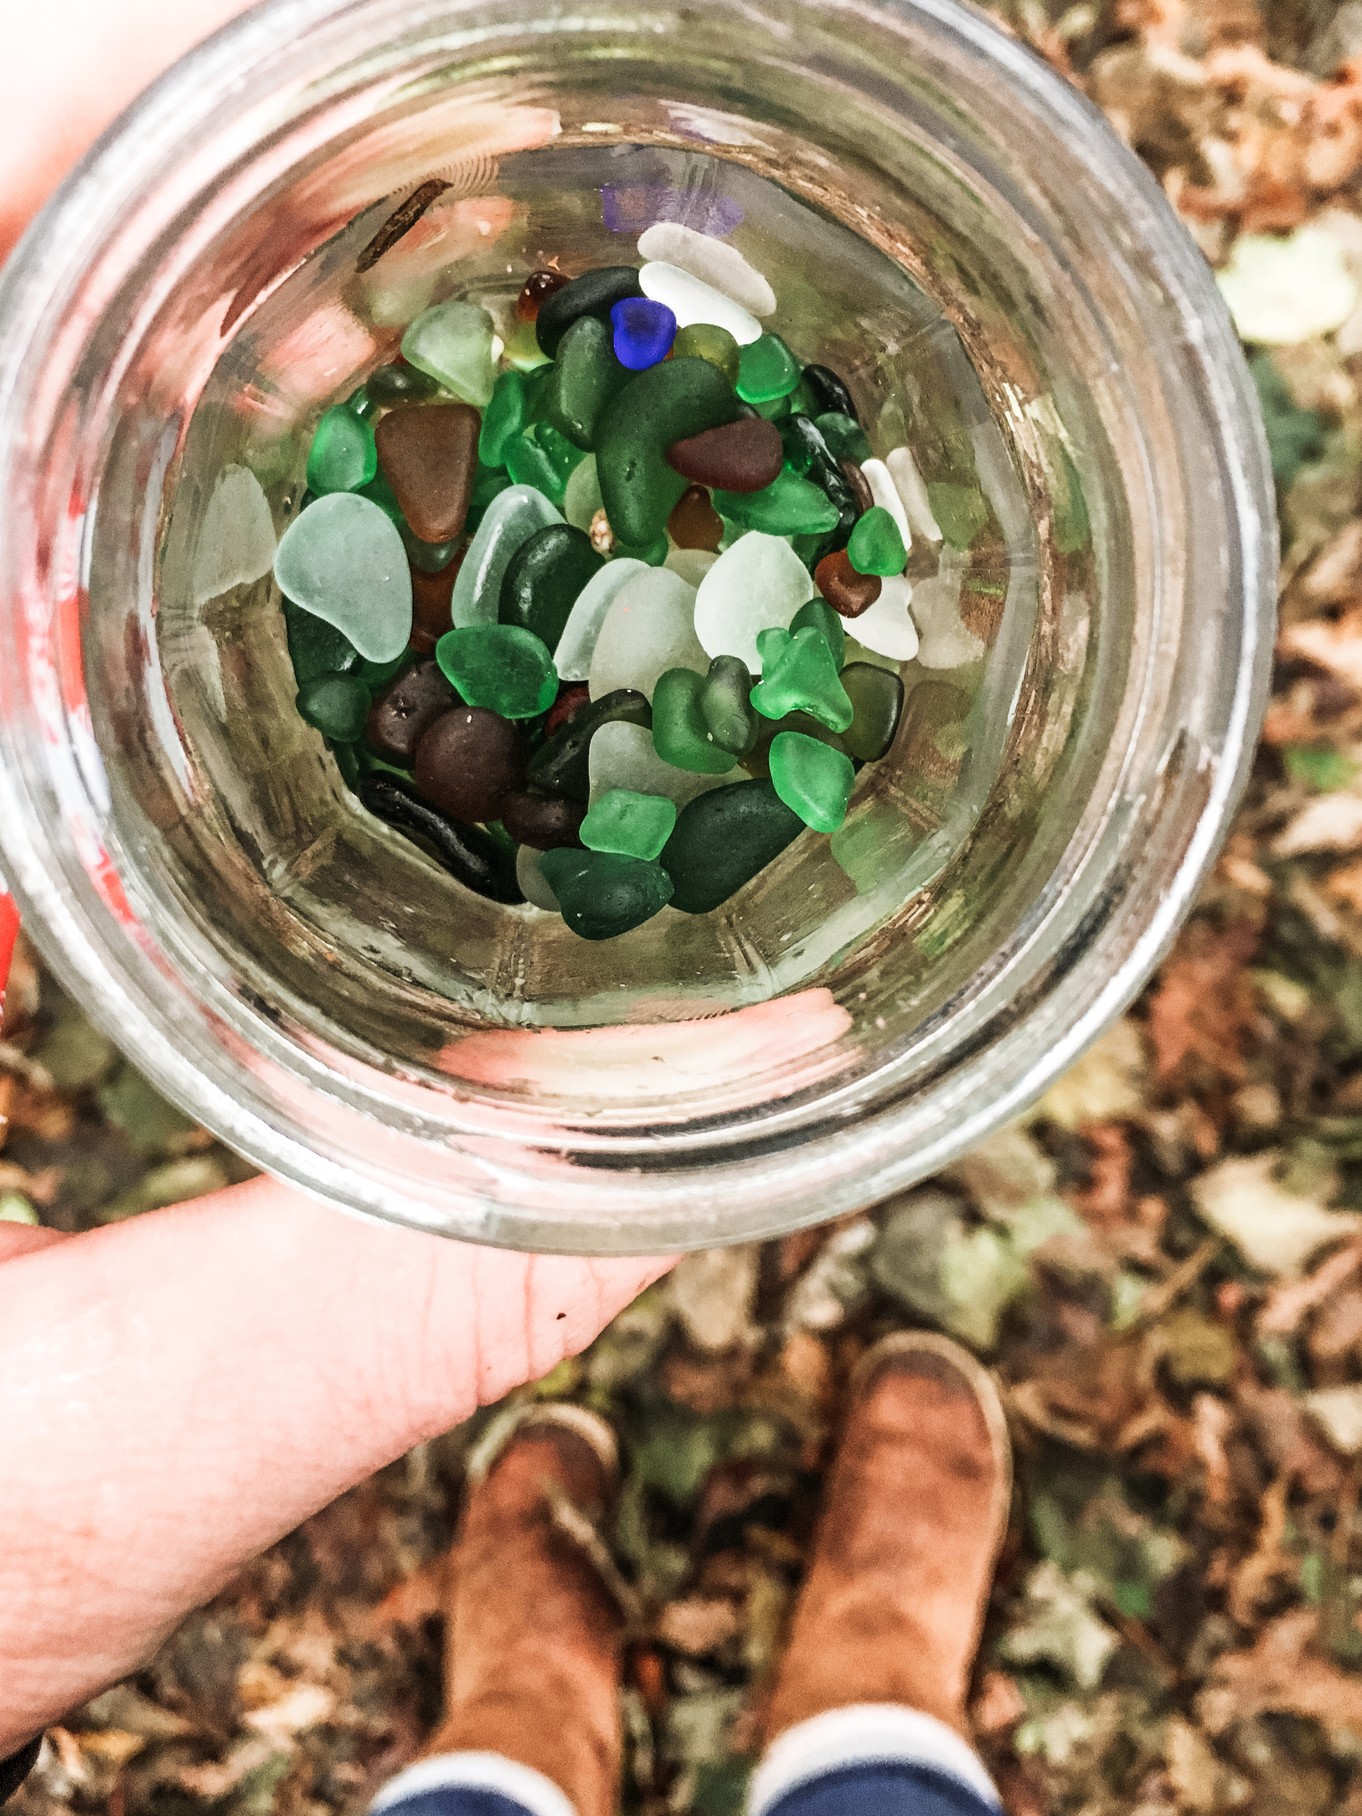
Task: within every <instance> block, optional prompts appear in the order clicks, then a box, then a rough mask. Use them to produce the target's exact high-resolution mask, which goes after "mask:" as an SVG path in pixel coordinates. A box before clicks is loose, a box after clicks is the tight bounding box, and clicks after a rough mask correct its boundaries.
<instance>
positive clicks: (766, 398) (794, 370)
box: [738, 334, 804, 404]
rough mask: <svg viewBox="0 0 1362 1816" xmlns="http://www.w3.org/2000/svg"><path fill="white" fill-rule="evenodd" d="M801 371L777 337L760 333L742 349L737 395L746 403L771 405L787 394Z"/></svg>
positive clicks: (783, 343) (796, 361) (796, 382)
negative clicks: (758, 336) (759, 335)
mask: <svg viewBox="0 0 1362 1816" xmlns="http://www.w3.org/2000/svg"><path fill="white" fill-rule="evenodd" d="M803 370H804V368H803V367H802V366H801V365H800V363H799V361H798V360H797V359H796V358H795V356H794V354H793V353H791V351H790V349H789V348H788V347H787V346H786V345H785V342H784V341H783V340H782V339H781V338H780V336H779V335H778V334H763V335H762V336H761V337H760V338H759V339H757V340H754V341H751V342H749V344H748V345H747V346H745V347H744V348H743V349H742V354H741V357H740V358H739V361H738V396H739V397H740V398H742V400H743V402H744V403H749V404H767V403H774V402H775V401H776V400H777V399H779V398H783V397H788V396H789V395H790V393H791V391H793V390H794V388H795V386H796V385H797V384H798V383H799V380H800V377H801V375H802V373H803Z"/></svg>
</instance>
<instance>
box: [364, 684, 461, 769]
mask: <svg viewBox="0 0 1362 1816" xmlns="http://www.w3.org/2000/svg"><path fill="white" fill-rule="evenodd" d="M457 700H458V695H457V694H456V693H455V692H454V689H453V688H452V687H451V686H450V685H449V683H448V681H446V680H445V678H444V676H443V674H441V672H440V668H439V665H438V664H437V663H434V662H418V663H417V664H416V665H415V667H414V668H409V669H406V670H405V671H404V672H403V673H402V674H400V675H399V676H398V677H397V679H396V680H395V681H390V682H389V683H388V685H387V686H386V687H385V688H384V689H383V692H382V693H381V694H379V695H378V697H377V698H376V699H375V701H374V703H373V706H372V707H371V708H370V710H369V721H368V724H367V725H366V726H365V728H364V741H365V743H366V744H367V745H368V746H369V749H370V750H371V751H372V752H373V753H374V755H375V756H376V757H382V759H383V761H384V762H385V763H395V764H396V765H397V766H398V768H399V769H410V768H411V766H412V764H413V763H414V762H415V761H416V746H417V745H418V744H419V743H420V742H421V739H422V738H423V737H424V736H425V734H426V732H428V731H429V730H430V728H431V726H432V725H433V724H434V723H435V721H436V720H437V719H438V718H439V717H440V715H441V714H442V713H445V712H448V711H449V709H450V707H452V706H453V705H455V703H456V702H457Z"/></svg>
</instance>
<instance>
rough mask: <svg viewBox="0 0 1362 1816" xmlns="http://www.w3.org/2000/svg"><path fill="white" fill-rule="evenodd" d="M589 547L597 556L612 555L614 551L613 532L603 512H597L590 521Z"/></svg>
mask: <svg viewBox="0 0 1362 1816" xmlns="http://www.w3.org/2000/svg"><path fill="white" fill-rule="evenodd" d="M590 536H591V546H592V548H593V549H595V551H596V553H597V554H598V555H612V554H613V553H614V551H615V532H614V531H613V530H612V529H611V527H610V519H609V518H608V517H607V516H606V514H605V512H604V511H597V513H596V515H595V516H594V517H593V518H592V519H591V530H590Z"/></svg>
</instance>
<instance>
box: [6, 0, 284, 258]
mask: <svg viewBox="0 0 1362 1816" xmlns="http://www.w3.org/2000/svg"><path fill="white" fill-rule="evenodd" d="M248 3H249V0H48V4H47V5H45V6H41V7H28V8H21V7H15V8H12V9H8V10H7V13H6V18H5V131H4V132H3V133H0V259H3V258H4V257H5V255H6V254H7V253H8V252H9V250H10V248H11V247H12V246H13V244H14V242H15V241H16V240H17V239H18V237H19V235H20V233H22V231H23V229H24V227H25V226H26V225H27V222H28V220H29V217H30V216H31V215H33V214H36V212H37V211H38V209H39V208H41V207H42V205H43V203H44V202H45V201H46V200H47V198H48V196H49V195H50V194H51V192H52V190H53V189H55V187H56V186H57V184H58V183H59V182H60V181H61V179H62V177H64V176H65V174H66V172H67V171H68V170H69V169H70V168H71V166H72V165H73V164H74V163H75V162H76V161H77V159H78V158H80V157H81V156H82V155H83V154H84V153H85V151H86V150H87V149H88V148H89V146H90V145H91V143H92V142H93V141H94V140H95V138H97V137H98V135H99V134H100V133H101V132H103V130H104V128H105V127H106V126H108V125H109V123H110V122H111V121H112V120H113V119H114V118H115V116H116V115H117V114H119V113H120V112H121V111H122V110H123V108H124V107H126V106H127V104H128V102H129V101H131V100H132V99H133V97H134V96H135V95H136V94H137V93H138V92H139V91H140V90H141V89H143V88H145V87H146V86H147V84H148V83H149V82H151V81H152V80H153V79H154V78H155V77H156V76H158V75H160V73H161V72H162V70H164V69H167V68H168V67H169V66H170V64H172V63H173V62H174V61H175V59H176V58H177V57H181V56H183V55H184V53H185V52H186V51H187V50H189V49H191V48H192V47H193V46H194V45H195V44H197V43H198V42H199V41H200V40H201V39H203V38H206V37H207V36H208V35H209V33H210V32H214V31H216V30H217V29H218V27H219V26H221V25H225V24H226V23H227V21H228V20H229V19H231V18H233V17H235V15H236V14H237V13H241V12H244V11H245V10H246V7H247V5H248Z"/></svg>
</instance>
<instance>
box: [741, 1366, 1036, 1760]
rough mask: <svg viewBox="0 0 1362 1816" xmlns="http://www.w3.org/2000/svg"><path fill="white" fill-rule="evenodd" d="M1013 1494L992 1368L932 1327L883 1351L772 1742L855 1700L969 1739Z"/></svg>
mask: <svg viewBox="0 0 1362 1816" xmlns="http://www.w3.org/2000/svg"><path fill="white" fill-rule="evenodd" d="M1011 1498H1012V1460H1011V1449H1010V1446H1009V1443H1008V1437H1007V1425H1006V1422H1005V1420H1004V1417H1003V1409H1002V1404H1001V1402H1000V1400H999V1398H998V1391H997V1388H996V1387H995V1386H994V1385H993V1381H992V1378H991V1377H990V1376H989V1374H988V1373H987V1371H986V1370H985V1369H983V1368H982V1367H980V1365H979V1364H978V1363H977V1362H976V1361H975V1360H974V1358H973V1357H972V1356H971V1355H969V1353H968V1352H967V1351H965V1350H963V1349H961V1348H960V1347H959V1345H958V1344H955V1343H952V1342H950V1341H949V1340H948V1339H946V1338H944V1337H938V1336H933V1335H931V1334H930V1333H928V1332H925V1331H921V1332H919V1331H907V1332H904V1333H902V1334H901V1335H898V1336H894V1337H889V1338H887V1339H886V1340H885V1341H884V1342H883V1343H880V1344H877V1345H876V1346H875V1348H874V1349H872V1350H871V1351H870V1352H869V1354H868V1355H867V1356H866V1357H865V1358H864V1360H863V1362H862V1364H861V1367H860V1369H859V1370H858V1371H857V1377H856V1381H855V1383H854V1384H853V1403H852V1406H851V1409H850V1412H849V1414H848V1417H847V1423H846V1430H845V1433H844V1435H843V1438H842V1443H841V1447H840V1449H839V1450H838V1453H837V1457H836V1460H835V1462H834V1463H833V1466H832V1470H831V1472H830V1475H829V1478H828V1484H827V1491H826V1495H825V1498H824V1504H823V1513H822V1518H821V1521H820V1524H819V1529H818V1534H817V1538H816V1540H815V1543H814V1552H813V1562H812V1564H811V1565H810V1568H809V1573H808V1576H807V1578H806V1579H805V1582H804V1586H803V1589H802V1590H801V1592H800V1596H799V1601H798V1604H797V1606H796V1608H795V1614H794V1621H793V1625H792V1628H791V1632H790V1637H789V1643H788V1645H787V1647H786V1650H785V1656H784V1658H783V1660H782V1663H781V1666H780V1674H779V1678H778V1680H777V1683H776V1688H775V1694H774V1696H773V1697H772V1700H771V1705H770V1708H769V1710H768V1712H767V1719H766V1738H767V1741H768V1742H769V1741H771V1740H774V1739H775V1737H776V1736H777V1735H779V1734H782V1733H784V1732H785V1731H786V1730H787V1729H788V1728H792V1727H794V1725H795V1724H796V1723H797V1722H801V1721H806V1720H808V1718H809V1717H810V1716H813V1715H821V1714H823V1713H824V1712H825V1711H826V1710H829V1709H840V1708H845V1707H846V1706H848V1705H849V1704H852V1703H899V1704H905V1705H907V1707H909V1708H911V1709H920V1710H923V1711H924V1712H925V1713H926V1714H928V1715H934V1716H936V1717H937V1719H938V1720H940V1721H944V1722H946V1723H948V1724H949V1725H950V1726H951V1727H953V1728H955V1729H956V1730H957V1731H958V1732H959V1733H961V1734H964V1733H966V1717H965V1702H966V1697H967V1694H968V1690H969V1679H970V1673H971V1671H972V1669H973V1666H974V1658H975V1654H976V1652H977V1651H978V1647H979V1638H980V1633H981V1631H982V1628H983V1622H984V1613H985V1610H986V1608H987V1605H988V1595H989V1588H990V1584H991V1582H992V1578H993V1571H994V1567H995V1565H996V1563H997V1558H998V1551H999V1548H1000V1547H1001V1545H1002V1541H1003V1537H1004V1535H1005V1533H1006V1530H1007V1516H1008V1508H1009V1505H1010V1502H1011Z"/></svg>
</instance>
